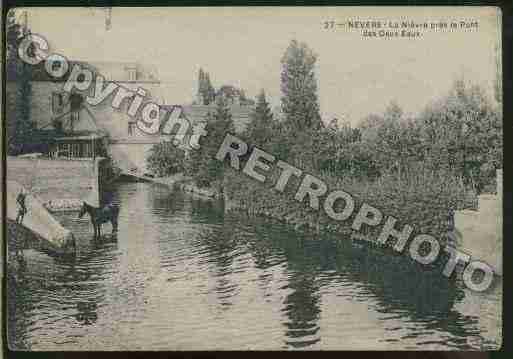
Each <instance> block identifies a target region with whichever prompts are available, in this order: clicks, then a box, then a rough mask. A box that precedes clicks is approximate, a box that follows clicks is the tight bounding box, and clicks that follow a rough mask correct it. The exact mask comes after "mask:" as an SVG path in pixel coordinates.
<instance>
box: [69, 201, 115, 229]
mask: <svg viewBox="0 0 513 359" xmlns="http://www.w3.org/2000/svg"><path fill="white" fill-rule="evenodd" d="M85 213H88V214H89V216H90V217H91V223H92V224H93V228H94V238H100V237H101V235H102V234H101V230H102V224H103V223H107V222H111V223H112V235H115V234H116V233H117V232H118V215H119V207H118V206H115V205H112V204H110V205H106V206H104V207H103V208H97V207H93V206H90V205H88V204H87V203H86V202H83V204H82V208H81V210H80V213H79V214H78V218H82V216H83V215H84V214H85Z"/></svg>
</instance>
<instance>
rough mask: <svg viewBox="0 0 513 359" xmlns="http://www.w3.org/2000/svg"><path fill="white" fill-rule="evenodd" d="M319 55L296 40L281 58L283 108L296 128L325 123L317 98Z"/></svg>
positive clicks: (309, 127) (297, 129) (316, 126)
mask: <svg viewBox="0 0 513 359" xmlns="http://www.w3.org/2000/svg"><path fill="white" fill-rule="evenodd" d="M316 60H317V56H316V55H315V54H314V52H313V51H312V50H311V49H310V48H309V47H308V46H307V45H306V44H305V43H299V42H298V41H296V40H292V41H291V42H290V44H289V46H288V48H287V50H286V51H285V54H284V55H283V57H282V59H281V63H282V72H281V92H282V98H281V103H282V109H283V113H284V114H285V121H286V122H287V124H288V125H289V127H290V128H291V129H293V130H296V131H299V132H303V131H309V130H317V129H319V128H321V127H322V122H321V116H320V113H319V100H318V98H317V81H316V78H315V62H316Z"/></svg>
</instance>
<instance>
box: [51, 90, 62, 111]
mask: <svg viewBox="0 0 513 359" xmlns="http://www.w3.org/2000/svg"><path fill="white" fill-rule="evenodd" d="M63 107H64V95H63V93H62V92H54V93H52V112H53V113H54V114H60V113H62V110H63Z"/></svg>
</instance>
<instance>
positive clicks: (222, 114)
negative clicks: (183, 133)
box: [186, 97, 235, 188]
mask: <svg viewBox="0 0 513 359" xmlns="http://www.w3.org/2000/svg"><path fill="white" fill-rule="evenodd" d="M205 122H206V123H207V126H206V130H207V131H208V136H206V137H205V138H204V142H202V143H201V144H200V148H199V149H198V150H192V151H191V154H190V156H189V159H188V161H187V166H186V173H187V174H188V175H190V176H192V177H193V178H194V181H195V183H196V185H197V186H198V187H200V188H201V187H207V186H210V185H211V184H213V183H214V182H215V181H222V179H223V173H224V164H223V163H222V162H220V161H217V160H216V159H215V155H216V153H217V150H218V149H219V146H220V145H221V143H222V141H223V140H224V137H225V136H226V134H227V133H234V132H235V128H234V125H233V120H232V116H231V113H230V110H229V108H228V106H227V104H226V101H225V99H224V98H222V97H220V98H218V99H217V100H216V109H215V112H213V113H210V112H209V113H208V114H207V116H206V118H205Z"/></svg>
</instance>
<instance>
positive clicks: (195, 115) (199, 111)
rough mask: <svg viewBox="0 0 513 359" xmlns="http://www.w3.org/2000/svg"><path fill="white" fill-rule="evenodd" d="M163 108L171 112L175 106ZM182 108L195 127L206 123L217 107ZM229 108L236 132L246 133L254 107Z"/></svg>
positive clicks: (185, 106) (239, 106)
mask: <svg viewBox="0 0 513 359" xmlns="http://www.w3.org/2000/svg"><path fill="white" fill-rule="evenodd" d="M162 107H163V108H164V109H166V110H167V111H169V112H171V111H172V109H173V107H175V106H173V105H164V106H162ZM180 107H181V108H182V115H185V118H187V119H188V120H189V121H190V122H191V124H193V125H194V124H196V123H199V122H205V120H206V117H207V115H208V113H214V112H215V110H216V105H181V106H180ZM228 108H229V109H230V113H231V114H232V120H233V124H234V126H235V131H236V132H238V133H240V132H242V131H244V130H245V129H246V126H247V124H248V123H249V122H250V121H251V117H250V115H251V113H252V112H253V110H254V106H241V105H230V106H228Z"/></svg>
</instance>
